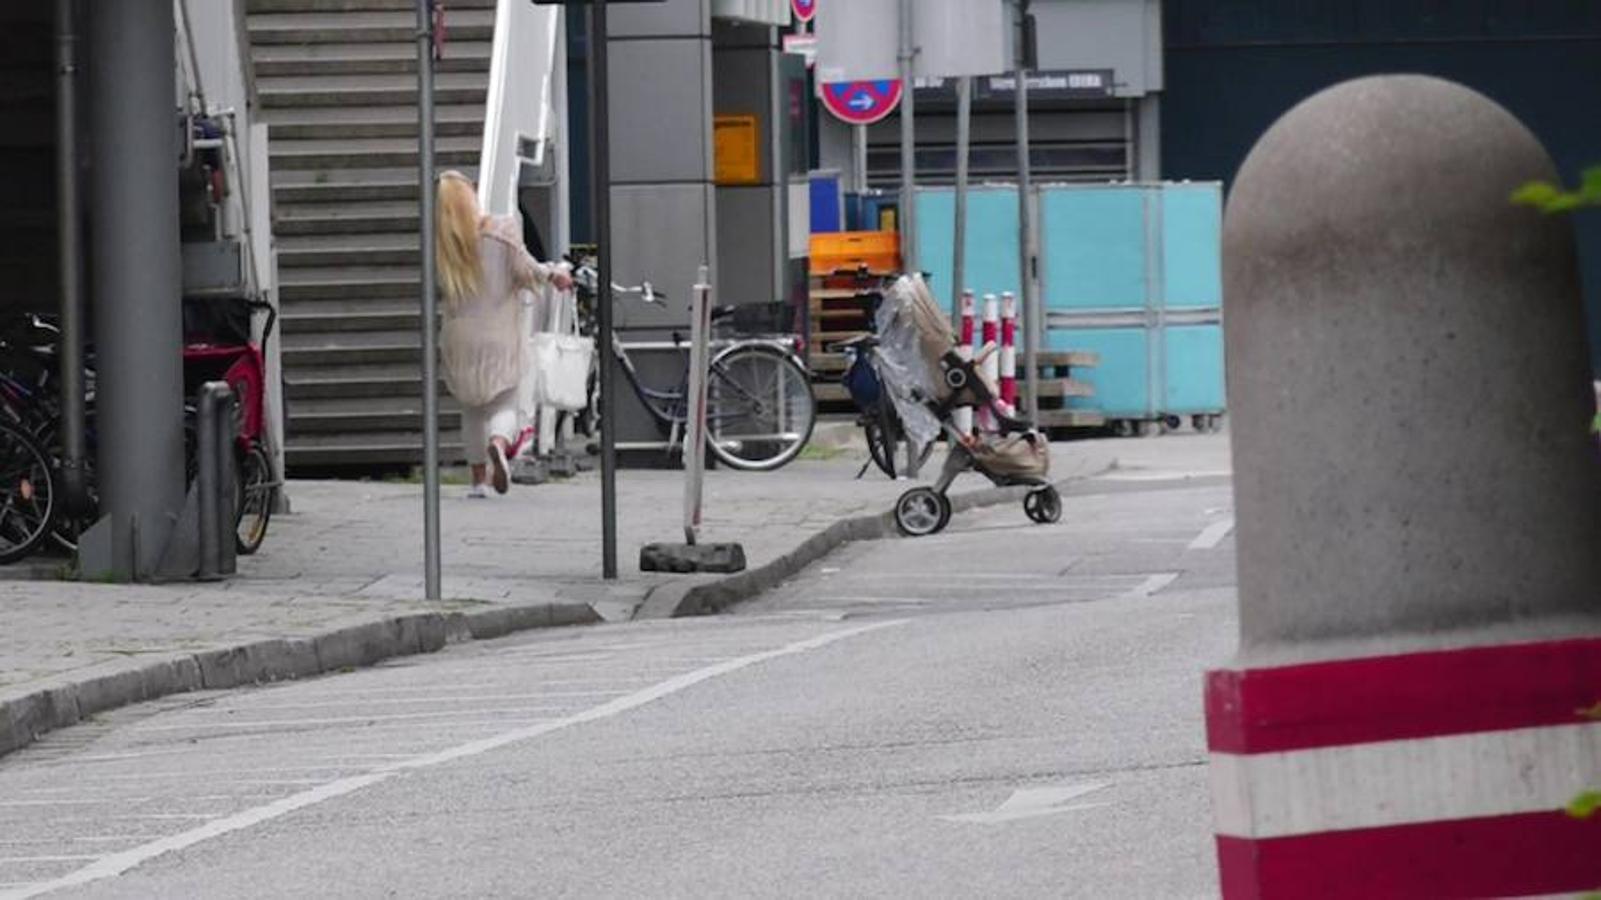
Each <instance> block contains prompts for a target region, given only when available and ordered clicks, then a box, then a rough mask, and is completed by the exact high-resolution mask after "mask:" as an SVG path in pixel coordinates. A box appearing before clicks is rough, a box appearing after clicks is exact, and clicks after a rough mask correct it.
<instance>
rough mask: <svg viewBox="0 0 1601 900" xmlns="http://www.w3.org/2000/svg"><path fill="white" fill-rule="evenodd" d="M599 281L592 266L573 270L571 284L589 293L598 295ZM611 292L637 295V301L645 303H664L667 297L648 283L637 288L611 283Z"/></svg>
mask: <svg viewBox="0 0 1601 900" xmlns="http://www.w3.org/2000/svg"><path fill="white" fill-rule="evenodd" d="M599 281H600V273H599V272H596V271H595V268H594V267H593V266H579V267H577V268H575V269H573V283H574V284H577V285H580V286H582V287H584V288H585V289H587V290H589V291H591V292H595V293H598V291H596V285H597V284H598V283H599ZM611 291H612V293H613V294H638V295H639V299H641V300H643V301H645V302H646V303H664V302H666V300H667V295H666V294H665V293H663V292H661V291H658V290H656V288H655V286H654V285H652V284H651V283H650V282H648V281H647V282H644V283H643V284H641V285H639V286H638V287H628V286H626V285H621V284H618V283H617V282H615V281H614V282H612V283H611Z"/></svg>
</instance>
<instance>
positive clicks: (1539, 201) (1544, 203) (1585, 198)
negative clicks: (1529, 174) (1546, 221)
mask: <svg viewBox="0 0 1601 900" xmlns="http://www.w3.org/2000/svg"><path fill="white" fill-rule="evenodd" d="M1512 202H1513V203H1517V204H1519V205H1522V206H1532V207H1534V208H1536V209H1538V210H1540V211H1541V212H1545V213H1565V212H1573V211H1574V210H1577V209H1583V208H1585V207H1587V206H1601V166H1591V167H1590V168H1588V169H1585V170H1584V173H1583V174H1582V175H1580V176H1579V186H1578V187H1576V188H1574V189H1573V190H1571V191H1570V190H1568V189H1566V188H1564V187H1563V186H1562V185H1560V184H1552V183H1551V182H1549V181H1531V182H1529V183H1528V184H1525V185H1524V186H1523V187H1520V188H1518V189H1517V190H1516V191H1513V192H1512Z"/></svg>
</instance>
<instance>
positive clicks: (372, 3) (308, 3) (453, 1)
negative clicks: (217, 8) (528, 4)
mask: <svg viewBox="0 0 1601 900" xmlns="http://www.w3.org/2000/svg"><path fill="white" fill-rule="evenodd" d="M448 8H449V9H452V10H457V9H494V8H495V0H450V4H449V7H448ZM416 9H417V0H248V5H247V7H246V10H247V11H248V12H250V13H272V12H374V11H377V12H381V11H384V10H403V11H410V12H413V14H415V10H416ZM45 21H46V22H48V21H49V19H48V18H47V19H46V20H45Z"/></svg>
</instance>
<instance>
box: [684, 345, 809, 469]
mask: <svg viewBox="0 0 1601 900" xmlns="http://www.w3.org/2000/svg"><path fill="white" fill-rule="evenodd" d="M816 423H817V401H816V399H815V398H813V396H812V379H811V376H809V375H808V374H807V373H806V370H805V369H804V368H803V367H802V366H801V365H800V363H798V362H796V361H795V358H794V357H793V356H791V355H790V354H788V353H785V352H783V351H781V350H778V349H777V348H774V347H769V346H766V345H761V344H745V345H740V346H735V347H732V348H730V349H728V350H726V351H724V352H723V353H722V354H721V355H719V356H718V357H717V358H716V359H714V360H712V366H711V378H710V379H709V381H708V382H707V391H706V427H707V431H708V432H709V434H708V440H709V444H708V446H709V448H710V450H711V451H712V454H713V455H714V456H716V457H717V458H718V459H719V460H721V461H722V462H723V463H724V464H726V465H728V466H730V467H731V468H735V469H745V470H748V471H758V472H766V471H771V470H773V469H776V468H778V467H780V466H782V465H784V464H785V463H787V462H789V461H790V460H792V459H794V458H795V457H796V456H798V455H800V452H801V448H802V447H804V446H806V442H807V441H808V440H810V439H811V436H812V426H813V425H815V424H816Z"/></svg>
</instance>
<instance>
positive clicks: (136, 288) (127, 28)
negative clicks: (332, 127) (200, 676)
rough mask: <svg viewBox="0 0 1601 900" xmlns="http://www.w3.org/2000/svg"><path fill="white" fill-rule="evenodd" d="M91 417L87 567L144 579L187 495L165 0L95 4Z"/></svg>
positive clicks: (172, 90)
mask: <svg viewBox="0 0 1601 900" xmlns="http://www.w3.org/2000/svg"><path fill="white" fill-rule="evenodd" d="M86 8H87V10H88V13H89V38H90V42H91V46H92V47H93V55H92V56H89V57H88V58H89V60H90V67H91V70H92V71H91V81H90V84H91V88H92V89H91V94H92V96H91V100H90V111H91V121H92V127H93V142H94V170H93V176H92V180H91V187H92V190H93V195H92V196H93V204H94V215H93V216H91V217H90V219H91V223H92V232H91V240H92V250H91V253H92V257H91V258H92V259H93V261H94V292H93V299H94V311H95V322H94V330H95V343H96V348H95V350H96V364H97V366H98V373H97V380H96V384H97V388H96V390H97V395H96V417H97V423H96V425H97V430H98V437H99V441H98V447H99V458H98V461H97V466H98V467H97V470H96V471H97V474H98V477H99V481H100V508H101V511H102V513H103V514H104V516H105V518H104V519H103V520H102V522H101V523H100V525H98V526H97V529H99V530H101V531H102V534H101V535H99V536H98V537H97V539H96V540H93V541H88V540H86V541H85V544H84V550H83V558H82V560H81V562H82V567H83V572H84V575H85V577H96V576H112V577H117V578H145V577H149V576H151V575H153V574H155V570H156V565H157V562H158V560H159V559H160V558H161V555H162V553H163V552H164V551H165V549H166V547H167V544H168V541H169V540H170V539H171V537H172V534H173V526H174V524H175V522H176V519H177V516H178V513H179V510H180V508H181V507H182V505H183V498H184V475H183V361H182V356H181V346H182V340H183V319H182V309H181V306H180V299H181V298H180V294H181V291H182V262H181V259H180V257H179V247H178V158H179V138H180V132H179V130H178V128H177V124H176V102H175V98H176V97H177V88H176V85H175V84H174V76H173V50H174V48H173V34H174V23H173V17H172V3H171V2H170V0H116V2H114V3H104V2H102V3H91V4H88V5H87V7H86Z"/></svg>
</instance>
